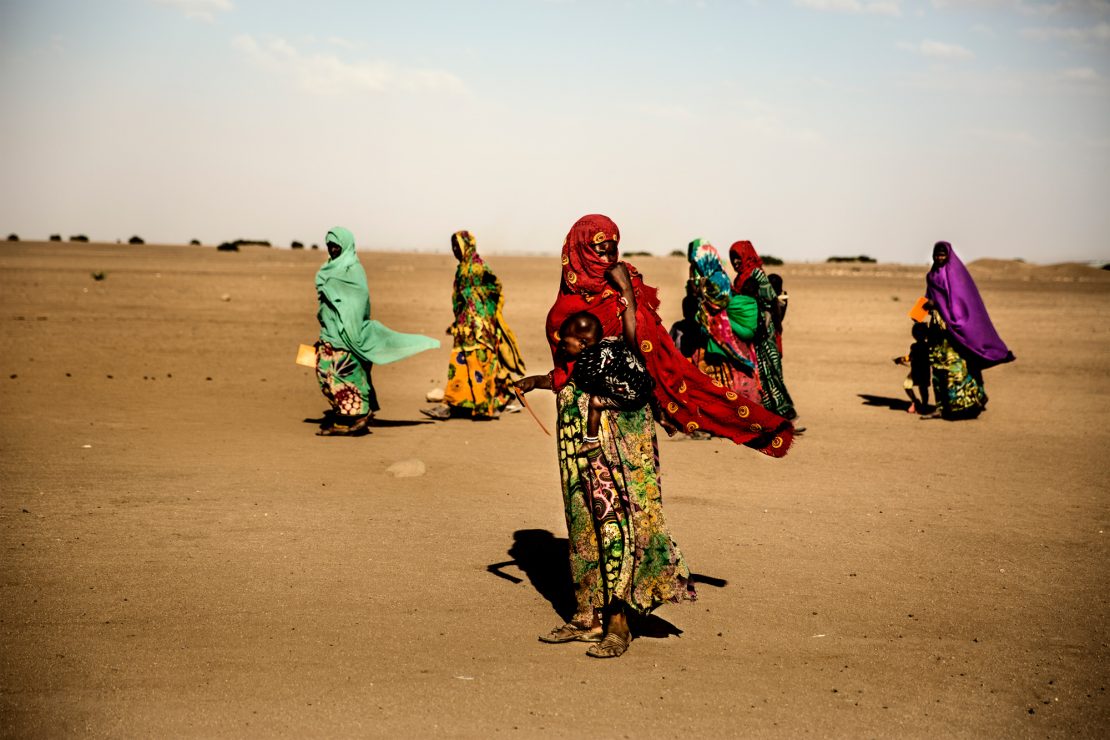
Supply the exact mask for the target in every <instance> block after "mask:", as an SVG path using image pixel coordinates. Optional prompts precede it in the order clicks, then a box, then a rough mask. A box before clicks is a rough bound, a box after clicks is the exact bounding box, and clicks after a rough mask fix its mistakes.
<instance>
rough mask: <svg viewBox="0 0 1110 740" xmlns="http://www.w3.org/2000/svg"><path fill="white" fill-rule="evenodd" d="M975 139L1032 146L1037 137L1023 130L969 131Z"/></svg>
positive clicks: (1010, 144)
mask: <svg viewBox="0 0 1110 740" xmlns="http://www.w3.org/2000/svg"><path fill="white" fill-rule="evenodd" d="M967 133H968V134H970V135H971V136H973V137H975V138H976V139H980V140H982V141H990V142H994V143H996V144H1006V145H1009V146H1032V145H1034V144H1037V143H1038V141H1037V137H1035V136H1033V134H1031V133H1029V132H1028V131H1025V130H1023V129H982V128H979V129H971V130H970V131H968V132H967Z"/></svg>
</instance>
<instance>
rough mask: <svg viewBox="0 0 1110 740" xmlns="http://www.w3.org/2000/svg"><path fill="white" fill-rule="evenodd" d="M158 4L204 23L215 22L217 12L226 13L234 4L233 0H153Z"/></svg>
mask: <svg viewBox="0 0 1110 740" xmlns="http://www.w3.org/2000/svg"><path fill="white" fill-rule="evenodd" d="M151 1H152V2H154V3H155V4H156V5H162V6H165V7H167V8H174V9H175V10H177V11H179V12H181V13H182V14H184V16H185V17H186V18H188V19H190V20H194V21H201V22H203V23H213V22H215V20H216V14H217V13H226V12H228V11H229V10H231V9H232V8H233V7H235V6H234V5H232V4H231V0H151Z"/></svg>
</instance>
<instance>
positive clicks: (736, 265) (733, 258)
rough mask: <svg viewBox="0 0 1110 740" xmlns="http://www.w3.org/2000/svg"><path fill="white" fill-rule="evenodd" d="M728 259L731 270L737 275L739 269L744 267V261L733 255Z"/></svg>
mask: <svg viewBox="0 0 1110 740" xmlns="http://www.w3.org/2000/svg"><path fill="white" fill-rule="evenodd" d="M728 258H729V261H730V262H732V269H734V270H736V272H737V273H738V274H739V272H740V268H741V267H743V265H744V261H743V260H742V259H740V258H739V257H738V256H736V255H735V254H730V255H729V256H728Z"/></svg>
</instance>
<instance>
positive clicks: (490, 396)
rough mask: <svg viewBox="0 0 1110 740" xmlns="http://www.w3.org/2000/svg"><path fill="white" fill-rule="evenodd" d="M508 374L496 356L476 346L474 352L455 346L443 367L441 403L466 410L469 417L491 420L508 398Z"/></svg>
mask: <svg viewBox="0 0 1110 740" xmlns="http://www.w3.org/2000/svg"><path fill="white" fill-rule="evenodd" d="M510 393H511V392H510V390H509V373H508V371H507V370H505V369H504V367H502V365H501V359H500V357H499V356H498V354H497V352H496V351H494V350H492V349H489V348H487V347H485V346H484V345H479V346H478V347H476V348H474V349H461V348H459V347H458V346H456V347H455V348H454V349H453V350H452V351H451V361H450V363H449V364H448V366H447V388H446V390H444V392H443V402H444V403H446V404H447V405H448V406H452V407H454V408H458V409H466V410H467V411H469V412H470V413H471V414H472V415H473V416H494V415H495V414H496V413H497V412H498V411H500V410H501V409H503V408H505V406H506V405H508V403H509V400H510V398H511V396H510Z"/></svg>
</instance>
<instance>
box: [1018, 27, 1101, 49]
mask: <svg viewBox="0 0 1110 740" xmlns="http://www.w3.org/2000/svg"><path fill="white" fill-rule="evenodd" d="M1021 35H1022V36H1025V37H1026V38H1030V39H1036V40H1038V41H1068V42H1071V43H1073V44H1107V43H1110V23H1096V24H1094V25H1090V26H1084V27H1061V26H1049V27H1042V28H1026V29H1023V30H1022V32H1021Z"/></svg>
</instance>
